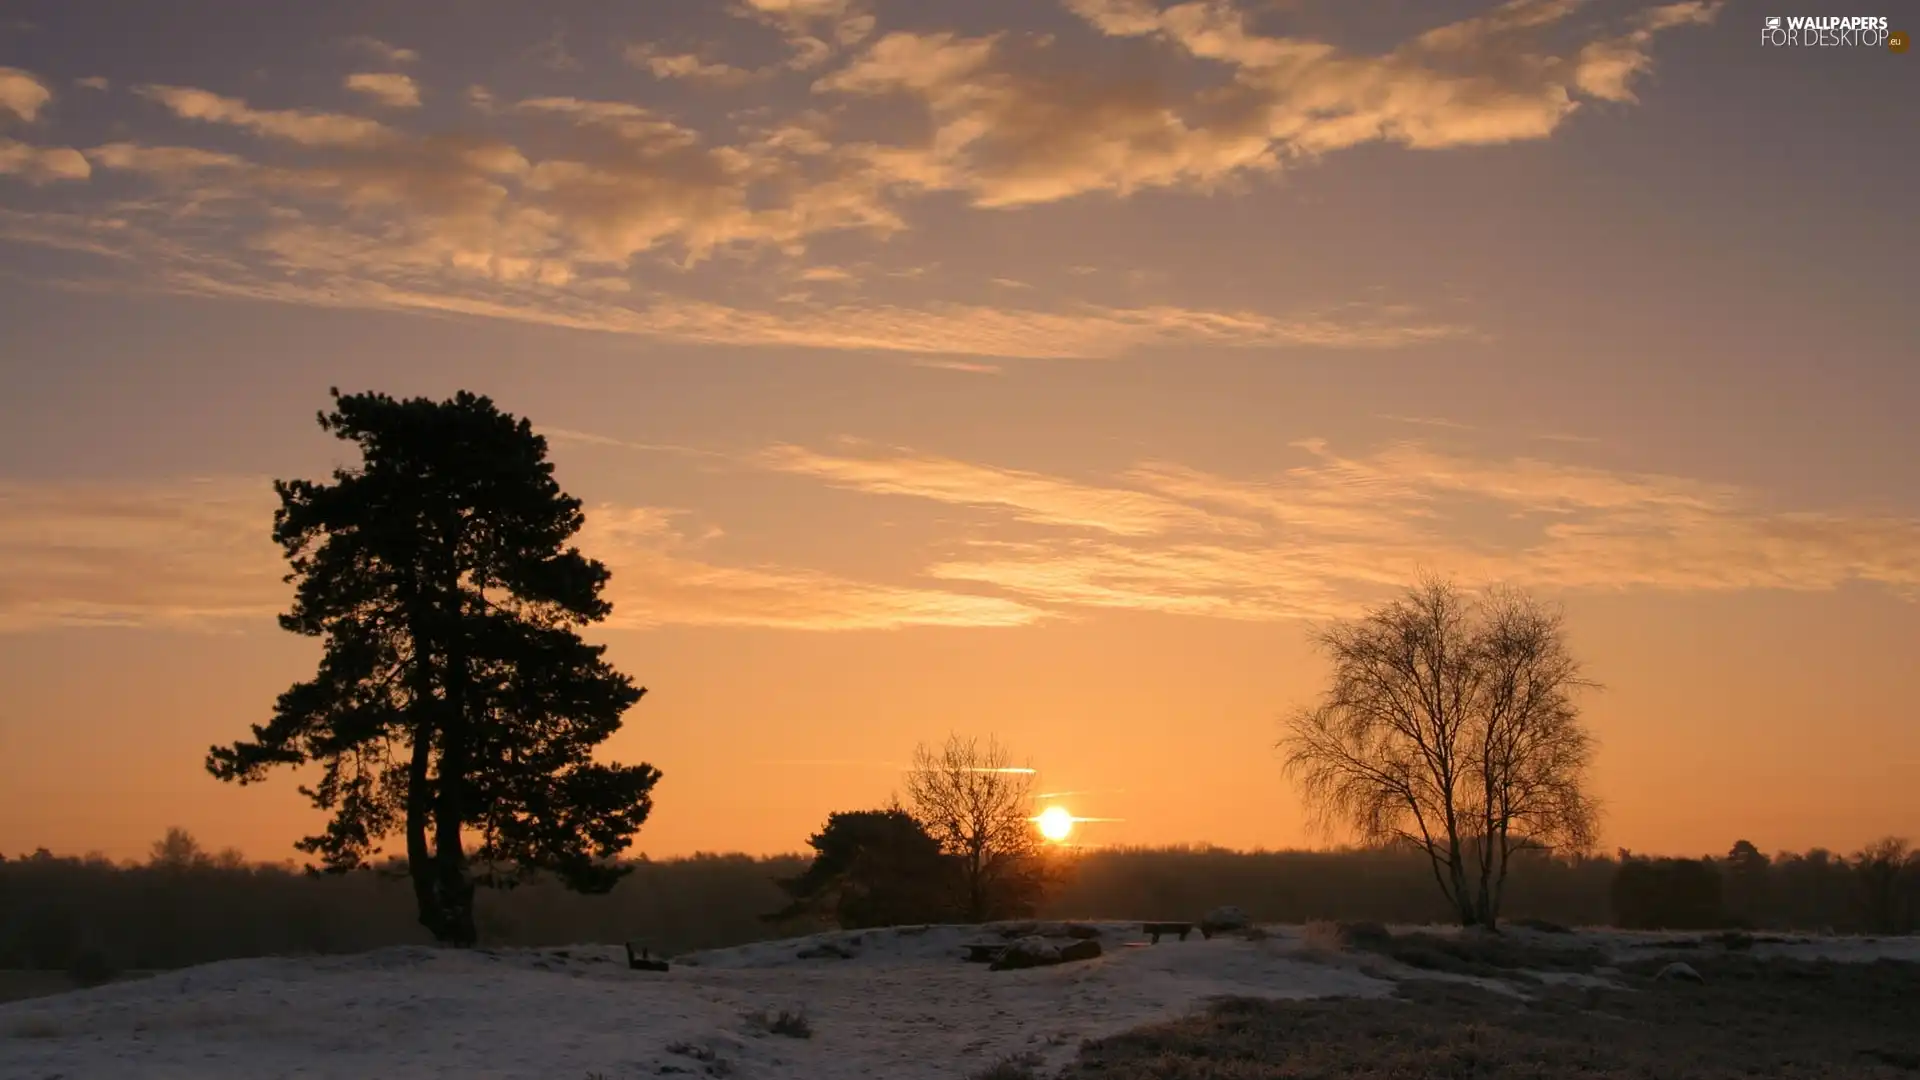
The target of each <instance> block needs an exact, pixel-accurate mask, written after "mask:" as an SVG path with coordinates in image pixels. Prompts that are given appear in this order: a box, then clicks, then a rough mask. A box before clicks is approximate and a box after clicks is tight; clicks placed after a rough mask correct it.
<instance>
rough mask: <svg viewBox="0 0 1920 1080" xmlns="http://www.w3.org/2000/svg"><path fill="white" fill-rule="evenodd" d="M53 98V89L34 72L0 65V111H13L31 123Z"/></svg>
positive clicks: (15, 114) (18, 116)
mask: <svg viewBox="0 0 1920 1080" xmlns="http://www.w3.org/2000/svg"><path fill="white" fill-rule="evenodd" d="M52 100H53V91H51V90H49V89H47V84H46V83H43V82H41V81H40V79H39V77H38V76H36V75H34V74H33V73H32V72H28V71H21V70H20V69H19V68H10V67H0V113H12V114H13V115H14V116H15V117H17V118H19V119H21V120H25V121H26V122H27V123H29V124H31V123H33V121H34V120H36V119H38V118H39V116H40V110H41V109H43V108H45V107H46V105H47V103H48V102H50V101H52Z"/></svg>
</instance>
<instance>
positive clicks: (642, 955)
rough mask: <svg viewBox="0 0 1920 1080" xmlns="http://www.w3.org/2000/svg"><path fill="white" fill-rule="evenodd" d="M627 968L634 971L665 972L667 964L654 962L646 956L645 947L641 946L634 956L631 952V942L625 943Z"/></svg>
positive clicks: (662, 961)
mask: <svg viewBox="0 0 1920 1080" xmlns="http://www.w3.org/2000/svg"><path fill="white" fill-rule="evenodd" d="M627 966H628V967H629V968H632V969H633V970H635V971H665V970H667V962H666V961H665V960H655V959H654V958H653V957H652V956H650V955H648V953H647V948H646V946H644V945H643V946H641V947H640V951H639V953H637V954H636V953H635V952H634V951H633V943H632V942H628V943H627Z"/></svg>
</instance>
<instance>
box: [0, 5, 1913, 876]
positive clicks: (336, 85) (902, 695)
mask: <svg viewBox="0 0 1920 1080" xmlns="http://www.w3.org/2000/svg"><path fill="white" fill-rule="evenodd" d="M1875 2H1877V3H1878V4H1879V5H1880V7H1879V8H1877V9H1876V8H1874V7H1873V6H1872V4H1867V5H1866V6H1864V7H1862V8H1861V9H1860V10H1858V11H1852V10H1851V9H1849V12H1850V14H1855V15H1861V16H1882V15H1884V16H1889V17H1892V16H1896V15H1898V14H1899V13H1900V9H1899V7H1898V5H1896V4H1894V3H1893V0H1875ZM1808 6H1809V7H1811V5H1808ZM1768 10H1770V9H1766V10H1763V9H1762V8H1760V7H1758V6H1755V5H1751V4H1745V3H1738V2H1729V3H1725V4H1718V3H1710V2H1683V3H1664V4H1658V3H1655V4H1649V3H1643V2H1630V0H1619V2H1615V0H1589V2H1580V0H1512V2H1509V3H1502V4H1486V3H1462V2H1453V0H1444V2H1436V0H1365V2H1353V0H1343V2H1339V3H1335V2H1333V0H1264V2H1263V0H1237V2H1236V0H1189V2H1182V3H1173V4H1169V3H1166V2H1164V0H1020V2H1018V3H1016V2H1012V0H965V2H961V0H924V2H911V3H909V2H906V0H724V2H694V0H598V2H586V0H574V2H571V3H556V4H541V5H534V4H518V3H505V2H503V0H467V2H462V3H453V2H452V0H426V2H420V3H412V4H405V5H401V4H376V3H371V2H355V0H340V2H334V3H327V4H307V5H290V4H250V3H242V2H239V0H232V2H208V3H203V4H195V5H152V4H146V3H136V2H133V0H118V2H108V0H13V2H11V3H9V4H7V5H6V8H5V11H4V13H3V14H4V20H0V325H3V326H4V327H5V333H4V335H0V386H3V387H4V391H5V392H4V393H0V851H6V852H10V853H17V852H21V851H28V850H31V849H32V848H34V847H37V846H46V847H49V848H52V849H54V850H56V851H65V852H74V853H78V852H83V851H89V850H93V851H100V852H103V853H106V854H108V855H110V856H113V857H115V858H124V857H132V856H138V855H140V854H142V853H143V852H144V851H145V850H146V848H147V846H148V845H149V844H150V843H151V842H152V841H153V840H154V839H156V838H157V837H158V836H159V835H160V834H161V833H162V832H163V831H164V829H165V828H167V827H168V826H182V827H185V828H187V829H189V830H190V831H191V832H193V833H194V834H195V835H196V836H197V837H198V838H199V839H200V840H201V842H202V843H203V844H205V845H207V846H208V847H210V848H219V847H226V846H233V847H238V848H240V849H241V850H243V851H245V852H246V853H248V854H249V855H252V856H256V857H259V858H265V859H276V860H277V859H280V858H284V857H289V856H292V855H293V854H294V853H293V851H292V848H291V844H292V841H294V840H295V839H296V838H298V837H299V836H301V835H305V834H307V833H309V832H313V831H316V830H317V829H318V828H319V827H320V818H319V815H318V814H317V813H316V812H315V811H313V810H311V809H310V808H309V807H308V806H307V805H306V803H305V801H304V800H303V799H302V798H301V797H300V796H299V795H298V794H297V792H296V791H295V786H296V777H294V776H292V775H280V776H276V777H275V778H273V779H272V780H270V781H269V782H267V783H265V784H262V785H257V786H252V787H247V788H238V787H234V786H231V785H226V784H221V783H219V782H217V781H215V780H214V779H213V778H211V777H210V776H208V775H207V774H206V773H205V771H204V770H203V768H202V764H201V763H202V759H203V758H204V756H205V754H206V751H207V748H208V747H209V746H210V745H212V744H215V743H227V742H231V741H233V740H234V739H237V738H240V737H243V736H244V735H245V734H246V733H247V726H248V725H249V724H252V723H259V722H264V721H265V720H266V719H267V717H268V716H269V715H270V711H271V708H272V704H273V700H274V698H275V696H276V695H277V694H278V693H279V692H280V691H281V690H283V689H285V688H286V687H287V686H288V685H290V684H291V683H293V682H294V681H296V680H299V679H302V678H305V677H307V676H308V675H309V674H310V673H311V671H312V668H313V665H314V663H315V661H316V659H317V657H318V645H317V643H315V642H314V641H311V640H309V639H303V638H299V637H297V636H295V635H291V634H288V633H285V632H283V631H281V630H279V629H278V627H277V626H276V624H275V620H274V616H275V614H276V613H277V612H279V611H282V610H284V609H285V608H286V606H287V603H288V600H289V596H290V589H289V587H288V586H287V585H285V584H284V583H283V582H282V581H281V575H282V574H283V573H284V572H285V570H284V564H283V562H282V559H281V556H280V553H279V551H278V549H277V548H276V547H275V545H274V544H273V543H272V541H271V538H270V529H271V516H272V512H273V508H274V506H275V499H274V496H273V493H272V490H271V485H270V481H271V480H272V479H274V478H294V477H310V478H321V477H323V476H324V474H326V473H327V472H328V470H330V469H332V468H333V467H335V466H337V465H343V464H349V463H350V462H351V460H352V458H351V456H350V454H349V452H348V451H349V450H350V448H349V447H347V446H345V445H344V444H341V443H338V442H337V441H336V440H334V439H332V438H331V437H330V436H328V435H326V434H325V433H323V432H322V431H320V429H319V428H318V426H317V425H316V424H315V422H314V418H315V414H316V413H317V412H318V411H319V410H321V409H322V408H324V407H326V405H327V404H328V398H327V392H328V389H329V387H335V386H337V387H340V388H341V389H342V390H344V391H347V392H354V391H360V390H378V391H384V392H387V393H391V394H395V395H408V396H410V395H432V396H435V397H446V396H450V395H451V394H452V393H454V392H455V391H457V390H461V389H467V390H472V391H475V392H478V393H483V394H487V395H489V396H491V397H492V398H493V399H494V400H495V401H496V402H497V403H498V404H499V405H500V406H501V407H502V408H504V409H506V410H508V411H510V412H513V413H515V414H517V415H521V416H525V417H527V418H529V419H530V420H531V421H532V422H533V424H534V425H535V427H536V428H537V429H538V430H539V431H540V432H541V433H543V434H544V435H545V436H546V437H547V439H548V440H549V443H550V446H551V453H552V459H553V460H554V462H555V464H556V469H557V477H558V479H559V480H560V482H561V484H562V485H563V486H564V487H565V488H566V489H567V490H568V491H569V492H571V493H572V494H574V495H577V496H578V497H580V498H581V499H582V500H584V502H585V503H586V506H587V511H588V517H587V526H586V528H585V530H584V531H583V532H582V534H581V536H580V543H581V545H582V547H583V548H584V549H585V550H586V551H587V553H588V554H590V555H592V556H594V557H596V558H599V559H601V560H603V561H604V562H606V563H607V565H608V566H609V567H610V568H611V569H612V570H613V578H612V581H611V584H610V585H609V588H608V596H609V597H610V598H611V599H612V600H613V602H614V605H615V607H614V614H613V616H612V618H611V619H610V620H609V621H608V622H607V623H606V624H604V626H602V627H598V628H596V629H595V630H594V631H593V633H594V636H595V638H596V640H601V641H604V642H605V643H607V644H608V646H609V656H610V658H611V659H612V660H613V662H614V663H615V664H616V665H617V666H619V667H620V668H622V669H623V670H625V671H627V672H629V673H630V674H632V675H633V676H634V678H635V679H636V681H638V682H639V683H640V684H642V685H644V686H646V687H647V688H648V690H649V693H648V695H647V697H646V698H645V700H644V701H643V702H642V703H641V704H639V705H638V706H636V707H635V708H634V709H633V711H632V712H631V713H629V715H628V720H627V724H626V726H625V728H624V729H623V730H622V731H621V732H620V733H619V734H618V735H617V736H615V737H614V739H612V740H611V741H610V742H609V744H608V747H607V750H608V754H609V756H611V757H613V758H617V759H620V760H623V761H636V760H644V761H647V762H650V763H652V764H653V765H655V766H657V767H658V768H660V769H661V770H662V771H663V773H664V779H663V780H662V781H661V783H660V785H659V787H658V788H657V789H656V792H655V794H656V808H655V811H654V814H653V816H652V818H651V819H650V820H649V821H648V822H647V824H646V826H645V828H644V829H643V830H642V831H641V833H640V835H639V837H638V839H637V842H636V850H637V851H641V852H645V853H646V854H648V855H650V856H653V857H666V856H673V855H679V854H686V853H690V852H694V851H746V852H754V853H772V852H782V851H793V850H798V849H800V848H801V847H802V846H803V844H804V842H805V839H806V837H807V836H808V835H809V834H810V833H812V832H813V831H815V830H816V829H817V828H818V827H819V825H820V824H821V823H822V822H823V821H824V819H825V817H826V815H827V813H829V812H830V811H834V810H845V809H858V808H866V807H872V806H876V805H879V804H882V803H884V802H885V801H886V799H887V798H888V797H889V795H890V794H892V793H893V792H895V791H898V790H900V788H901V783H900V779H901V777H900V766H901V763H903V762H905V761H907V760H908V759H909V758H910V756H911V754H912V752H913V749H914V747H915V745H916V744H918V743H921V742H933V741H938V740H940V739H943V738H944V737H945V736H946V735H947V734H948V733H950V732H957V733H960V734H962V735H970V736H979V737H987V736H992V737H995V738H997V739H999V740H1000V741H1002V742H1003V743H1005V744H1006V745H1007V746H1009V747H1010V748H1011V749H1012V751H1013V753H1014V755H1015V756H1016V757H1017V758H1019V759H1021V760H1026V761H1029V762H1030V763H1031V764H1032V765H1033V767H1035V768H1036V769H1038V770H1039V781H1040V787H1041V788H1042V789H1044V790H1050V791H1069V792H1073V793H1074V794H1072V795H1070V796H1062V797H1061V799H1060V800H1059V801H1060V802H1062V804H1063V805H1066V806H1068V807H1069V809H1071V810H1072V811H1073V812H1074V813H1076V814H1079V815H1082V816H1086V817H1092V818H1102V819H1110V820H1103V821H1099V822H1089V823H1087V824H1085V825H1083V826H1082V827H1081V829H1080V831H1079V838H1080V839H1081V840H1082V841H1083V842H1085V843H1087V844H1089V845H1096V846H1097V845H1115V844H1119V845H1132V844H1169V843H1215V844H1222V845H1228V846H1234V847H1248V848H1251V847H1265V848H1282V847H1292V846H1304V845H1321V844H1328V843H1337V842H1340V841H1342V840H1343V839H1344V837H1342V836H1341V835H1340V834H1338V833H1333V834H1329V833H1325V832H1322V831H1319V830H1317V829H1315V828H1312V827H1310V823H1309V820H1308V816H1307V814H1306V812H1305V808H1303V807H1302V805H1301V803H1300V801H1299V800H1298V798H1297V797H1296V795H1295V793H1294V791H1293V789H1292V788H1291V787H1290V785H1289V783H1288V782H1287V780H1286V778H1285V776H1284V775H1283V773H1282V771H1281V761H1280V756H1279V753H1278V752H1277V751H1276V749H1275V746H1274V744H1275V742H1276V740H1277V739H1278V738H1279V737H1280V735H1281V732H1282V729H1281V722H1282V720H1283V718H1284V717H1285V716H1286V715H1288V714H1289V713H1290V712H1291V711H1292V710H1295V709H1297V708H1300V707H1302V706H1304V705H1308V704H1310V703H1311V702H1312V701H1313V699H1314V697H1315V695H1316V694H1317V693H1319V691H1320V689H1321V688H1322V687H1323V685H1324V681H1325V678H1326V674H1327V666H1326V661H1325V658H1324V657H1323V656H1321V655H1319V654H1318V653H1316V652H1315V650H1314V649H1313V647H1312V645H1311V643H1310V639H1309V634H1310V631H1312V630H1313V629H1314V628H1315V627H1320V626H1325V625H1327V624H1328V623H1329V621H1330V620H1338V619H1342V618H1348V617H1351V616H1353V615H1355V614H1356V613H1358V612H1360V611H1362V610H1364V609H1365V607H1366V606H1367V605H1369V604H1372V603H1377V602H1379V601H1381V600H1382V599H1385V598H1388V597H1390V596H1392V595H1393V594H1394V593H1395V592H1396V590H1398V589H1400V588H1402V587H1404V586H1406V585H1408V584H1410V583H1411V582H1412V581H1413V580H1414V579H1415V577H1416V576H1417V575H1418V574H1420V573H1421V572H1423V571H1425V572H1432V573H1438V574H1442V575H1448V576H1451V577H1453V578H1454V579H1455V580H1457V581H1458V582H1459V583H1461V584H1462V585H1466V586H1469V587H1478V586H1480V585H1483V584H1489V583H1495V582H1502V583H1507V584H1512V585H1517V586H1521V587H1524V588H1526V589H1529V590H1531V591H1533V592H1534V593H1535V594H1536V595H1538V596H1540V597H1542V598H1543V599H1546V600H1549V601H1551V602H1553V603H1555V604H1558V605H1560V606H1561V608H1562V609H1563V610H1564V613H1565V619H1566V628H1567V634H1568V639H1569V643H1570V645H1571V647H1572V649H1573V651H1574V652H1575V654H1576V655H1577V656H1578V657H1579V658H1580V659H1581V660H1582V662H1583V663H1584V665H1585V670H1586V672H1587V674H1588V675H1589V677H1591V678H1592V679H1594V680H1596V681H1597V682H1598V683H1600V684H1602V689H1601V690H1599V691H1598V692H1595V693H1593V694H1591V695H1589V696H1587V697H1585V698H1583V699H1582V700H1583V705H1584V708H1585V716H1586V718H1587V720H1588V722H1589V724H1590V725H1591V728H1592V730H1593V733H1594V735H1595V737H1596V739H1597V740H1598V743H1599V752H1598V756H1597V758H1596V761H1595V765H1594V772H1593V777H1592V781H1593V787H1594V791H1595V793H1596V794H1597V795H1598V796H1599V798H1600V799H1601V800H1602V802H1603V804H1604V806H1605V818H1604V820H1603V822H1602V834H1603V836H1602V846H1603V848H1605V849H1607V850H1611V849H1612V848H1614V847H1620V846H1624V847H1629V848H1632V849H1634V850H1636V851H1656V852H1674V853H1683V854H1702V853H1707V852H1724V851H1725V850H1726V849H1727V848H1728V847H1729V846H1730V845H1731V844H1732V843H1733V841H1735V840H1736V839H1742V838H1745V839H1749V840H1751V841H1753V842H1754V843H1756V844H1758V845H1759V846H1760V847H1762V848H1763V849H1765V850H1780V849H1803V848H1806V847H1810V846H1815V845H1820V846H1826V847H1829V848H1834V849H1841V850H1848V849H1851V848H1854V847H1857V846H1859V845H1861V844H1862V843H1865V842H1867V841H1869V840H1871V839H1874V838H1876V837H1879V836H1882V835H1887V834H1894V835H1906V836H1915V837H1920V798H1916V796H1915V795H1914V791H1915V790H1916V789H1920V713H1917V712H1916V705H1915V702H1916V700H1920V663H1916V659H1915V658H1916V643H1920V423H1916V422H1915V419H1914V418H1915V416H1916V415H1917V414H1920V331H1916V329H1915V325H1914V317H1913V312H1914V311H1915V310H1916V304H1915V292H1916V284H1917V283H1920V255H1916V252H1920V242H1917V241H1920V217H1917V216H1916V214H1915V206H1914V201H1913V200H1914V195H1913V193H1914V192H1916V191H1920V144H1916V143H1915V141H1914V140H1913V139H1912V138H1909V137H1905V136H1902V135H1900V134H1898V133H1900V132H1903V131H1906V132H1910V131H1911V130H1912V129H1913V118H1912V114H1911V104H1912V103H1913V102H1914V101H1916V100H1920V58H1916V57H1915V55H1914V54H1913V53H1912V52H1906V53H1896V52H1894V51H1892V50H1890V49H1887V48H1885V47H1879V46H1864V45H1853V46H1846V45H1842V46H1833V47H1826V46H1813V47H1774V46H1769V45H1766V44H1763V41H1762V37H1763V35H1762V33H1761V30H1762V26H1763V22H1764V18H1765V17H1766V16H1767V14H1768ZM1780 10H1781V12H1782V13H1784V14H1788V15H1791V14H1793V12H1791V11H1787V9H1785V8H1782V9H1780ZM1802 13H1803V14H1829V13H1830V11H1828V10H1826V9H1825V8H1824V6H1823V9H1822V10H1819V11H1808V12H1802ZM1914 21H1916V22H1920V19H1917V20H1914ZM1892 29H1894V30H1900V29H1902V27H1900V26H1899V25H1898V22H1897V19H1896V21H1895V22H1894V23H1893V24H1892ZM1907 29H1920V26H1916V27H1911V28H1907Z"/></svg>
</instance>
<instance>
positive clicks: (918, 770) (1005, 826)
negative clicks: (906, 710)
mask: <svg viewBox="0 0 1920 1080" xmlns="http://www.w3.org/2000/svg"><path fill="white" fill-rule="evenodd" d="M1033 778H1034V773H1033V770H1032V769H1030V768H1026V767H1024V766H1016V765H1014V764H1013V760H1012V757H1011V755H1009V754H1008V752H1007V750H1006V749H1005V748H1004V747H1002V746H1001V745H1000V744H999V743H998V742H997V741H994V740H991V739H990V740H988V742H987V744H986V745H985V746H984V747H983V746H981V745H980V742H979V740H977V739H963V738H961V737H960V736H958V735H954V736H950V737H949V738H948V739H947V741H946V743H945V744H944V745H943V746H942V747H941V748H940V749H939V750H937V751H936V750H933V749H931V748H929V747H927V746H924V745H922V746H919V747H917V748H915V750H914V754H913V767H912V769H911V770H910V771H909V772H908V774H907V784H906V786H907V798H908V801H909V802H910V803H911V804H912V807H913V813H914V816H915V817H916V818H918V819H919V821H920V823H921V824H922V825H924V826H925V827H926V830H927V832H928V833H929V834H931V835H932V836H933V838H934V839H935V840H937V841H939V842H940V847H941V849H942V850H943V851H944V852H946V853H947V854H948V855H949V856H952V857H953V858H954V859H955V860H956V864H957V865H958V866H959V868H960V878H961V889H962V891H963V893H964V895H963V897H962V898H961V900H962V904H963V906H964V907H965V908H966V911H967V917H968V918H970V919H974V920H985V919H987V918H990V917H993V916H994V915H998V914H1017V913H1018V912H1017V911H1013V910H1009V909H1010V908H1011V909H1017V908H1019V907H1021V906H1023V905H1024V904H1025V903H1026V896H1025V894H1026V893H1027V892H1028V891H1029V889H1028V888H1027V883H1029V882H1031V881H1036V880H1037V879H1036V878H1035V877H1034V873H1035V864H1036V863H1037V861H1038V856H1039V853H1040V845H1041V838H1040V832H1039V830H1038V829H1037V828H1036V827H1035V825H1034V822H1033Z"/></svg>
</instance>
